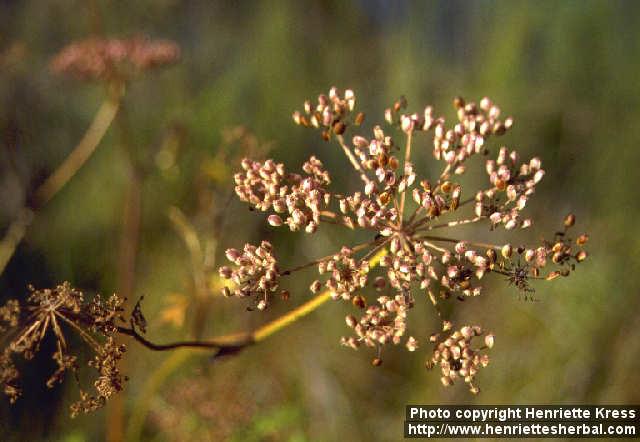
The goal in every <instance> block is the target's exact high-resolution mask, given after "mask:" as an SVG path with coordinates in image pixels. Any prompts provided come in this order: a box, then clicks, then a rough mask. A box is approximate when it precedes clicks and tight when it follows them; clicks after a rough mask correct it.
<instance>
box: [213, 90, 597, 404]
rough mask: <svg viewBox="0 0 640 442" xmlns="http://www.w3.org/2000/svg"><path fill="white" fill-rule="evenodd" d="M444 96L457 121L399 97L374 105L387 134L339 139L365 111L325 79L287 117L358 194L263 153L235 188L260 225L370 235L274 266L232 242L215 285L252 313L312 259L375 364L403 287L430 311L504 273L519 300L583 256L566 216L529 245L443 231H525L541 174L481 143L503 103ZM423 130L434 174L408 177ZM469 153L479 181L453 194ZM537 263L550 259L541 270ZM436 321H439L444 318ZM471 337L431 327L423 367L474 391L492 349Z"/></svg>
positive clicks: (399, 319)
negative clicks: (376, 258) (261, 218)
mask: <svg viewBox="0 0 640 442" xmlns="http://www.w3.org/2000/svg"><path fill="white" fill-rule="evenodd" d="M453 104H454V108H455V110H456V113H457V121H455V122H454V123H453V124H451V125H447V123H446V122H445V119H444V118H443V117H441V116H437V114H436V113H435V111H434V109H433V108H432V107H431V106H427V107H426V108H425V109H424V111H423V112H421V113H405V109H406V107H407V102H406V100H405V99H404V98H401V99H400V100H398V101H397V102H395V103H394V105H393V106H392V107H390V108H388V109H387V110H386V111H385V120H386V123H387V124H388V126H390V130H391V131H392V132H389V130H386V129H383V127H382V126H381V125H375V126H374V128H373V133H372V134H371V135H365V134H362V133H355V132H354V133H351V134H350V138H349V141H347V137H346V134H347V132H348V131H350V130H352V129H357V127H358V126H360V125H361V123H362V122H363V120H364V114H363V113H362V112H358V111H356V109H355V105H356V97H355V94H354V93H353V91H351V90H346V91H345V92H344V94H340V92H339V91H338V89H336V88H332V89H331V90H330V91H329V94H328V95H320V96H319V97H318V99H317V101H316V102H315V103H312V102H311V101H308V100H307V101H306V102H305V103H304V110H303V111H302V112H299V111H296V112H294V113H293V119H294V121H295V123H296V124H298V125H300V126H303V127H308V128H312V129H317V130H319V131H320V132H321V136H322V138H323V139H324V140H326V141H331V140H335V141H336V142H337V145H338V147H339V149H340V150H341V151H342V152H343V153H344V154H345V156H346V157H347V160H348V161H349V162H350V164H351V166H352V167H353V169H354V170H355V172H356V173H357V175H359V177H360V180H361V183H360V184H361V186H362V187H361V188H360V189H359V190H357V191H355V192H344V191H335V190H332V189H331V188H330V184H331V176H330V174H329V172H328V171H327V170H326V169H325V168H324V166H323V164H322V162H321V161H320V160H319V159H318V158H317V157H315V156H311V157H310V158H309V160H307V161H306V162H305V163H304V164H303V165H302V172H299V173H293V172H289V171H287V170H286V168H285V166H284V164H282V163H278V162H276V161H274V160H272V159H268V160H266V161H254V160H251V159H248V158H247V159H244V160H243V161H242V164H241V165H242V171H240V172H238V173H237V174H236V175H235V177H234V178H235V184H236V188H235V189H236V194H237V195H238V197H239V198H240V199H241V200H242V201H245V202H247V203H249V204H250V205H251V206H253V207H254V208H255V209H257V210H259V211H261V212H266V213H268V215H267V217H266V221H267V222H268V223H269V224H270V225H271V226H274V227H280V226H286V227H288V228H289V229H290V230H291V231H298V230H303V231H305V232H307V233H313V232H315V231H316V230H317V229H318V227H319V225H321V224H332V225H337V226H341V227H343V228H346V229H348V230H356V229H360V230H365V231H369V232H370V233H371V238H372V239H371V240H370V241H368V242H365V243H361V244H355V245H350V246H343V247H342V248H341V249H340V250H339V251H337V252H336V253H335V254H332V255H330V256H327V257H324V258H320V259H318V260H316V261H314V262H312V263H309V264H306V265H301V266H297V267H295V268H293V269H289V270H281V269H280V266H279V265H278V262H277V260H276V258H275V251H274V250H273V247H272V246H271V244H270V243H268V242H266V241H263V242H262V243H261V244H260V246H258V247H256V246H253V245H250V244H247V245H245V246H244V248H243V249H242V250H236V249H229V250H227V254H226V255H227V258H228V259H229V261H231V262H232V264H234V266H232V267H227V266H225V267H222V268H221V269H220V274H221V276H223V277H225V278H227V279H229V280H231V281H232V282H233V285H232V287H226V288H224V294H225V295H227V296H231V295H233V296H238V297H250V298H253V300H254V301H253V302H254V303H255V305H256V306H257V308H258V309H260V310H262V309H264V308H266V307H267V305H268V304H269V301H270V299H271V298H272V297H273V294H274V293H277V292H278V291H280V290H281V288H280V281H281V280H282V278H283V277H285V276H288V275H290V274H292V273H293V272H294V271H297V270H301V269H303V268H306V267H308V266H311V265H315V266H317V268H318V273H319V275H320V278H319V279H317V280H315V281H313V282H312V283H311V286H310V290H311V291H312V292H313V293H316V292H318V291H319V290H320V289H321V288H323V287H324V288H326V289H327V290H328V291H330V293H331V297H332V298H333V299H336V300H345V301H352V302H353V304H354V305H356V306H357V307H360V308H362V309H363V310H364V314H363V315H362V316H361V317H360V318H355V317H354V316H353V315H348V316H347V317H346V322H347V325H348V326H349V327H350V328H351V329H352V330H353V332H354V335H353V336H351V337H343V338H342V339H341V342H342V344H344V345H346V346H349V347H352V348H354V349H357V348H359V347H360V346H362V345H364V346H366V347H372V348H375V349H377V356H376V358H375V359H374V361H373V364H374V365H379V364H380V363H381V358H380V352H381V348H382V346H383V345H385V344H389V343H392V344H395V345H397V344H400V343H401V342H403V339H404V337H405V334H406V329H407V326H406V321H407V314H408V311H409V310H410V309H411V308H412V307H413V305H414V303H415V299H414V293H417V292H420V293H424V294H426V295H427V296H426V298H427V299H429V300H430V301H431V303H432V304H433V306H434V307H435V309H436V311H437V312H438V315H440V310H439V303H440V302H442V301H443V300H446V299H449V298H451V297H457V298H459V299H461V300H462V299H464V298H466V297H470V296H478V295H480V294H481V290H482V285H481V282H482V281H481V280H482V279H483V278H484V277H485V275H490V274H497V275H500V276H502V277H504V278H501V279H506V280H507V281H508V282H509V284H513V285H514V286H515V287H517V288H518V289H519V290H521V291H522V292H523V293H524V296H525V298H526V299H528V298H531V297H532V293H533V289H532V288H531V286H530V282H531V281H532V280H540V279H542V280H552V279H555V278H556V277H558V276H568V275H569V273H570V272H571V271H572V270H574V268H575V264H576V263H579V262H581V261H583V260H584V259H585V258H586V257H587V254H586V252H585V251H584V250H582V248H581V246H582V245H584V243H585V242H586V241H587V236H586V235H580V236H579V237H578V238H577V240H576V241H575V243H574V242H573V241H572V239H571V238H570V237H569V235H568V229H569V228H570V227H572V226H573V225H574V223H575V216H574V215H568V216H567V217H566V218H565V220H564V229H563V230H562V231H560V232H557V233H555V235H553V236H552V239H550V240H543V241H541V243H539V244H536V245H532V246H528V247H527V246H519V245H517V246H516V245H512V244H504V245H498V244H492V243H486V242H481V241H477V240H475V239H472V238H466V237H461V236H459V235H456V234H455V233H454V232H453V230H455V227H457V226H462V225H468V224H480V223H483V224H485V225H486V226H487V229H488V230H489V231H496V230H498V229H505V230H515V229H526V228H528V227H530V226H531V225H532V220H531V219H529V218H526V217H525V216H524V215H523V210H524V208H525V206H526V204H527V202H528V201H529V199H530V198H531V197H532V195H533V194H534V192H535V188H536V186H537V185H538V184H539V183H540V181H541V180H542V178H543V176H544V170H543V169H542V167H541V166H542V163H541V160H540V159H539V158H537V157H534V158H532V159H530V160H528V161H521V159H520V157H519V156H518V154H517V153H516V152H515V151H512V150H510V149H508V148H507V147H504V146H503V147H500V148H499V149H498V152H497V155H496V154H492V153H491V149H490V148H489V146H488V141H490V139H491V138H492V137H498V136H501V135H503V134H504V133H505V132H507V131H508V130H509V129H510V128H511V127H512V125H513V119H512V118H511V117H507V118H504V119H503V118H501V111H500V108H499V107H498V106H496V105H495V104H494V103H493V102H492V101H491V100H490V99H489V98H483V99H482V100H480V102H479V103H478V104H476V103H473V102H470V103H466V102H465V101H464V100H463V99H462V98H456V99H455V100H454V102H453ZM398 132H399V133H401V134H402V135H403V137H404V148H401V147H400V146H399V144H398V143H397V142H396V141H395V139H394V137H395V136H396V133H398ZM421 132H424V133H430V134H432V142H431V145H432V152H433V157H434V159H435V161H437V162H439V163H440V164H441V165H442V170H441V173H440V174H439V176H437V177H436V178H435V179H434V178H430V177H424V178H423V177H419V176H418V173H417V172H418V171H417V170H416V167H415V166H414V163H413V161H412V155H411V154H412V147H413V145H414V144H415V143H416V136H417V135H418V134H419V133H421ZM391 133H393V136H392V135H391ZM475 156H486V157H488V158H489V159H487V160H485V161H484V168H485V170H486V174H487V176H488V182H487V185H486V187H484V188H480V189H477V190H472V191H469V190H466V189H465V190H464V192H463V186H462V184H461V183H460V176H461V175H463V174H464V173H465V172H466V171H467V167H469V165H468V163H469V161H470V160H472V159H473V157H475ZM463 193H464V195H469V196H467V197H466V198H465V197H464V195H463ZM407 195H409V197H407ZM467 207H469V208H470V210H466V209H467ZM434 231H437V232H440V231H444V232H446V233H444V234H435V233H436V232H434ZM450 231H451V233H449V232H450ZM576 246H577V247H578V250H576ZM380 250H386V251H387V252H388V253H386V254H385V255H384V256H383V257H382V258H381V260H380V267H381V269H379V270H377V271H374V269H373V266H372V265H371V262H370V258H371V257H372V256H373V255H374V254H375V253H376V252H378V251H380ZM548 264H551V265H553V267H554V269H553V270H546V269H547V267H548ZM367 286H372V287H373V288H374V289H375V291H377V292H378V295H377V296H378V297H377V299H376V300H375V301H372V300H370V299H369V300H367V299H365V298H364V296H363V293H364V292H363V290H364V289H365V287H367ZM420 298H422V296H421V297H420ZM445 324H446V323H445ZM443 328H444V329H445V331H446V330H447V329H448V328H449V326H447V325H445V326H444V327H443ZM481 334H482V329H481V328H480V327H479V326H464V327H462V328H460V330H459V331H456V332H454V333H453V334H452V335H451V336H449V337H446V338H439V335H433V336H432V338H431V342H433V343H434V346H435V348H434V351H433V356H432V357H430V358H429V363H428V364H427V365H429V366H430V365H431V364H434V363H435V364H439V365H440V366H441V368H442V374H443V378H442V383H443V384H444V385H445V386H447V385H451V384H452V383H453V380H454V379H455V378H456V377H460V378H462V379H464V381H465V382H466V383H467V384H468V385H469V388H470V390H471V391H472V392H473V393H477V392H478V391H479V390H478V387H477V386H476V385H475V384H474V376H475V373H476V371H477V369H478V368H479V367H481V366H486V365H487V363H488V357H487V356H486V355H480V354H479V351H480V350H483V349H485V348H491V347H492V346H493V341H494V338H493V335H488V336H487V337H486V339H485V344H484V345H483V346H482V347H480V348H478V349H473V348H472V343H471V339H472V338H473V337H474V336H479V335H481ZM404 343H405V346H406V347H407V349H408V350H409V351H414V350H415V349H416V348H417V347H418V346H419V345H421V344H422V342H421V340H420V339H416V338H415V337H411V336H410V337H408V338H407V339H404Z"/></svg>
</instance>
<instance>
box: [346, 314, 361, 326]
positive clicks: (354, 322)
mask: <svg viewBox="0 0 640 442" xmlns="http://www.w3.org/2000/svg"><path fill="white" fill-rule="evenodd" d="M345 322H346V323H347V326H348V327H349V328H354V327H355V326H356V325H357V324H358V321H357V320H356V318H355V317H353V316H352V315H349V316H347V317H346V318H345Z"/></svg>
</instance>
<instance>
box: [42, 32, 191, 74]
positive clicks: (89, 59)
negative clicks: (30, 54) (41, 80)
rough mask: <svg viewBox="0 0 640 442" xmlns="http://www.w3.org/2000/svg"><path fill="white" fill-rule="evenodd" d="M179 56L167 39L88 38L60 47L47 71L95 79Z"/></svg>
mask: <svg viewBox="0 0 640 442" xmlns="http://www.w3.org/2000/svg"><path fill="white" fill-rule="evenodd" d="M179 57H180V47H179V46H178V45H177V44H176V43H174V42H172V41H169V40H149V39H146V38H141V37H134V38H129V39H99V38H91V39H87V40H82V41H78V42H74V43H71V44H69V45H68V46H66V47H64V48H63V49H62V50H61V51H60V52H59V53H58V54H57V55H56V56H55V57H54V58H53V60H52V61H51V69H52V70H53V71H54V72H59V73H65V74H69V75H72V76H74V77H78V78H80V79H83V80H96V79H105V78H111V77H120V76H128V75H129V74H132V73H136V72H141V71H145V70H148V69H151V68H155V67H160V66H164V65H168V64H172V63H175V62H176V61H177V60H178V58H179Z"/></svg>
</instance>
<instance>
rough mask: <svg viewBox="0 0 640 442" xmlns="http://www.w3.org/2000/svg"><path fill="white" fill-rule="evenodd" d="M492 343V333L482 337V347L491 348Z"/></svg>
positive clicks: (493, 340)
mask: <svg viewBox="0 0 640 442" xmlns="http://www.w3.org/2000/svg"><path fill="white" fill-rule="evenodd" d="M494 342H495V337H494V335H493V333H489V334H488V335H487V336H485V337H484V345H486V346H487V348H493V344H494Z"/></svg>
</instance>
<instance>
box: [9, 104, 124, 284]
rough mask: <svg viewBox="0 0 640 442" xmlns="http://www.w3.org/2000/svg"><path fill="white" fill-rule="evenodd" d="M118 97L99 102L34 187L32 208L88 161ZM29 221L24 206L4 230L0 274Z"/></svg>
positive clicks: (45, 200) (29, 213)
mask: <svg viewBox="0 0 640 442" xmlns="http://www.w3.org/2000/svg"><path fill="white" fill-rule="evenodd" d="M121 98H122V94H118V95H113V96H111V97H109V98H107V99H106V100H105V101H104V102H103V103H102V105H101V106H100V108H99V109H98V112H97V113H96V115H95V117H94V118H93V121H92V122H91V125H90V126H89V128H88V129H87V131H86V132H85V134H84V136H83V137H82V139H81V140H80V142H79V143H78V144H77V145H76V147H75V148H74V149H73V150H72V151H71V153H70V154H69V155H68V156H67V158H66V159H65V160H64V161H63V162H62V164H61V165H60V166H58V168H57V169H56V170H55V171H54V172H53V173H52V174H51V175H50V176H49V178H47V180H46V181H45V182H44V183H43V184H42V185H41V186H40V187H38V188H37V189H36V190H35V192H34V200H33V203H32V204H33V208H35V209H39V208H41V207H42V206H44V205H45V204H46V203H48V202H49V201H50V200H51V199H52V198H53V197H54V196H55V195H56V194H57V193H58V192H59V191H60V190H61V189H62V188H63V187H64V185H65V184H67V183H68V182H69V180H71V178H73V176H74V175H75V174H76V173H77V172H78V170H80V168H81V167H82V166H83V165H84V164H85V163H86V162H87V160H88V159H89V157H91V155H92V154H93V152H94V151H95V150H96V148H97V147H98V144H100V141H101V140H102V138H104V135H105V134H106V132H107V129H109V127H110V126H111V123H112V122H113V119H114V118H115V116H116V114H117V113H118V109H119V107H120V101H121ZM32 220H33V210H32V209H31V208H29V207H24V208H23V209H22V210H20V213H19V214H18V217H17V218H16V219H15V220H14V221H13V222H12V223H11V224H10V225H9V227H8V229H7V233H6V234H5V236H4V238H2V242H0V274H2V272H4V269H5V268H6V266H7V264H8V262H9V260H10V259H11V257H12V256H13V254H14V253H15V250H16V247H18V244H20V242H21V241H22V239H23V238H24V235H25V234H26V231H27V228H28V227H29V226H30V225H31V222H32Z"/></svg>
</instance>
